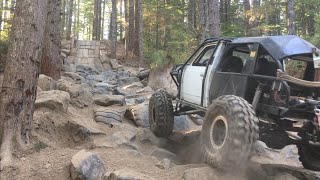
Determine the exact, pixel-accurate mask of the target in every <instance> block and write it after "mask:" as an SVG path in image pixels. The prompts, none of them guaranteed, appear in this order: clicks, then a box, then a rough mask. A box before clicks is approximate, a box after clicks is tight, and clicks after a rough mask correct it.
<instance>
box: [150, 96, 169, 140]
mask: <svg viewBox="0 0 320 180" xmlns="http://www.w3.org/2000/svg"><path fill="white" fill-rule="evenodd" d="M149 125H150V129H151V131H152V132H153V133H154V134H155V135H156V136H159V137H168V136H169V135H170V134H171V133H172V131H173V127H174V116H173V105H172V100H171V97H170V95H169V94H168V93H167V92H166V91H164V90H160V91H157V92H155V93H154V94H153V95H152V96H151V98H150V101H149Z"/></svg>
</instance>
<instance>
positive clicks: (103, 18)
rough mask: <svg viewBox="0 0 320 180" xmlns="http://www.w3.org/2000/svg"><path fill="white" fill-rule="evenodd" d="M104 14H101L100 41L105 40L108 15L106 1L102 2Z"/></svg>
mask: <svg viewBox="0 0 320 180" xmlns="http://www.w3.org/2000/svg"><path fill="white" fill-rule="evenodd" d="M102 3H103V4H102V13H101V32H100V39H103V38H104V20H105V14H106V0H104V1H103V2H102Z"/></svg>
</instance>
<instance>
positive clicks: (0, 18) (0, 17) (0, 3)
mask: <svg viewBox="0 0 320 180" xmlns="http://www.w3.org/2000/svg"><path fill="white" fill-rule="evenodd" d="M2 13H3V0H0V35H1V31H2V21H3V19H2Z"/></svg>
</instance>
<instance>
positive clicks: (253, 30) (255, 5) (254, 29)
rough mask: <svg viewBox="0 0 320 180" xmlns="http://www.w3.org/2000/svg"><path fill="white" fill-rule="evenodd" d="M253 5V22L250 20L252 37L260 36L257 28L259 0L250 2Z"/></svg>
mask: <svg viewBox="0 0 320 180" xmlns="http://www.w3.org/2000/svg"><path fill="white" fill-rule="evenodd" d="M250 1H251V2H250V4H251V13H252V17H251V19H252V20H249V24H250V25H249V26H250V33H249V34H250V36H259V35H260V34H259V31H258V30H257V27H258V26H259V21H258V19H259V14H258V7H259V6H260V3H259V0H250Z"/></svg>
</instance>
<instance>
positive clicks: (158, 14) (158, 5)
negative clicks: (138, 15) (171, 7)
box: [156, 0, 160, 49]
mask: <svg viewBox="0 0 320 180" xmlns="http://www.w3.org/2000/svg"><path fill="white" fill-rule="evenodd" d="M156 13H157V14H156V49H159V47H160V32H159V24H160V1H159V0H157V12H156Z"/></svg>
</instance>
